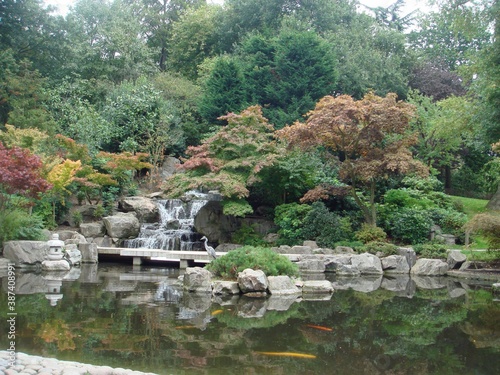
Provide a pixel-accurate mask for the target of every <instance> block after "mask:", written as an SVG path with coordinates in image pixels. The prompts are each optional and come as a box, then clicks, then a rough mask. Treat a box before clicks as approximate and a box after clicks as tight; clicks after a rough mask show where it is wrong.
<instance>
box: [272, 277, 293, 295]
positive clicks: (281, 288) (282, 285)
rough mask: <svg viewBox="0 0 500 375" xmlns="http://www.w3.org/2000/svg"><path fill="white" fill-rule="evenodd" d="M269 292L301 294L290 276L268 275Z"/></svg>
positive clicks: (273, 293)
mask: <svg viewBox="0 0 500 375" xmlns="http://www.w3.org/2000/svg"><path fill="white" fill-rule="evenodd" d="M267 280H268V282H269V287H268V288H269V293H271V294H272V295H290V294H291V295H294V294H301V291H300V290H299V288H297V287H296V286H295V283H294V282H293V280H292V279H291V278H290V276H268V278H267Z"/></svg>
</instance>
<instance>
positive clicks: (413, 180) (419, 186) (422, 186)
mask: <svg viewBox="0 0 500 375" xmlns="http://www.w3.org/2000/svg"><path fill="white" fill-rule="evenodd" d="M402 183H403V185H404V186H405V187H407V188H410V189H416V190H420V191H423V192H429V191H443V188H444V184H443V183H442V182H441V181H439V180H438V179H437V178H436V177H434V176H429V177H427V178H422V177H418V176H406V177H404V178H403V181H402Z"/></svg>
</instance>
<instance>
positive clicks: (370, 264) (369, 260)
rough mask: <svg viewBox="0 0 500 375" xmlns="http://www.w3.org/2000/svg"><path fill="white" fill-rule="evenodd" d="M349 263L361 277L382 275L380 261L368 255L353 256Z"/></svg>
mask: <svg viewBox="0 0 500 375" xmlns="http://www.w3.org/2000/svg"><path fill="white" fill-rule="evenodd" d="M351 263H352V265H353V266H354V267H356V268H357V269H358V270H359V272H360V273H361V274H362V275H382V274H383V273H384V271H383V270H382V262H380V259H379V258H378V257H376V256H375V255H373V254H370V253H363V254H359V255H353V256H352V259H351Z"/></svg>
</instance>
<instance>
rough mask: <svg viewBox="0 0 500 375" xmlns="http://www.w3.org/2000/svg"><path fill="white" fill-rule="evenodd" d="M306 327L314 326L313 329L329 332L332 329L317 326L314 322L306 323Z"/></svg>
mask: <svg viewBox="0 0 500 375" xmlns="http://www.w3.org/2000/svg"><path fill="white" fill-rule="evenodd" d="M306 327H309V328H314V329H319V330H320V331H325V332H331V331H333V328H330V327H323V326H317V325H314V324H306Z"/></svg>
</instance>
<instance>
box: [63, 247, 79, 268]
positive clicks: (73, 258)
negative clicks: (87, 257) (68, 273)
mask: <svg viewBox="0 0 500 375" xmlns="http://www.w3.org/2000/svg"><path fill="white" fill-rule="evenodd" d="M64 259H66V260H67V261H68V262H69V264H70V265H71V266H74V265H76V264H80V263H82V253H81V252H80V250H78V247H77V245H67V246H65V248H64Z"/></svg>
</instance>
